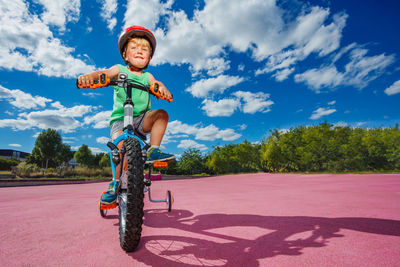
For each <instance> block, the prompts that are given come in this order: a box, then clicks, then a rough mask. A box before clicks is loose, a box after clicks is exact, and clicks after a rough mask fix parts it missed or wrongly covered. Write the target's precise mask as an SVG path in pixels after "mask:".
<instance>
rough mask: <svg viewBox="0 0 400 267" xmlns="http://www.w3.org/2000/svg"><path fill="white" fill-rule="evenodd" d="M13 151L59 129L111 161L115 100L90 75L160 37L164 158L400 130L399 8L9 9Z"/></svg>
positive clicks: (5, 31)
mask: <svg viewBox="0 0 400 267" xmlns="http://www.w3.org/2000/svg"><path fill="white" fill-rule="evenodd" d="M0 7H1V10H2V16H1V17H0V21H1V22H0V32H1V36H2V37H1V39H0V44H1V45H0V106H1V109H0V137H1V138H0V140H1V141H0V148H2V149H16V150H21V151H25V152H31V150H32V148H33V146H34V143H35V140H36V137H37V135H38V134H39V133H40V132H41V131H43V130H45V129H47V128H54V129H57V130H58V131H59V132H60V133H61V135H62V138H63V142H64V143H67V144H69V145H70V146H71V147H72V149H78V148H79V147H80V146H81V145H82V144H86V145H88V146H89V147H90V148H91V149H92V151H93V152H94V153H98V152H106V151H107V148H106V146H105V143H106V142H107V141H108V139H109V128H108V121H109V115H110V112H111V109H112V98H113V89H112V88H100V89H97V90H77V89H76V88H75V79H76V77H77V76H78V75H80V74H82V73H86V72H90V71H93V70H97V69H103V68H108V67H111V66H113V65H115V64H122V59H121V58H120V55H119V52H118V49H117V39H118V36H119V34H120V32H121V31H122V29H124V28H126V27H127V26H130V25H142V26H145V27H147V28H149V29H151V30H152V31H153V32H154V34H155V36H156V38H157V41H158V43H157V50H156V52H155V56H154V58H153V60H152V62H151V65H150V66H149V68H148V71H149V72H151V73H152V74H153V75H154V76H155V78H156V79H158V80H160V81H162V82H163V83H164V84H165V85H166V86H167V88H168V89H169V90H170V91H171V92H172V93H173V95H174V102H172V103H167V102H165V101H162V100H155V99H152V107H153V109H156V108H162V109H165V110H167V111H168V113H169V115H170V122H169V125H168V128H167V132H166V135H165V137H164V140H163V143H162V146H163V148H164V149H165V150H166V151H167V152H170V153H174V154H176V155H181V154H182V153H183V152H184V151H185V150H187V149H189V148H196V149H199V150H200V151H202V152H204V153H207V152H208V151H211V150H212V149H213V147H215V146H216V145H224V144H227V143H241V142H243V141H244V140H248V141H250V142H258V141H260V140H262V139H263V138H265V137H267V136H268V134H269V131H270V130H272V129H279V130H286V129H289V128H291V127H296V126H299V125H316V124H318V123H320V122H323V121H327V122H329V123H332V124H334V125H341V126H350V127H365V128H368V127H390V126H394V125H395V124H396V123H399V121H400V108H399V104H398V103H399V100H400V68H399V67H400V66H399V56H400V51H399V47H400V37H399V34H398V28H399V26H400V20H399V19H398V14H399V11H400V2H399V1H389V0H383V1H372V0H369V1H298V0H283V1H270V0H252V1H241V0H208V1H200V0H197V1H184V0H168V1H165V0H163V1H160V0H146V1H145V0H142V1H138V0H127V1H116V0H97V1H85V0H81V1H80V0H58V1H53V0H35V1H22V0H14V1H6V0H0Z"/></svg>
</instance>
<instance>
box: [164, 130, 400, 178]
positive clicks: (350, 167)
mask: <svg viewBox="0 0 400 267" xmlns="http://www.w3.org/2000/svg"><path fill="white" fill-rule="evenodd" d="M258 171H263V172H352V171H357V172H363V171H400V130H399V127H398V125H396V126H395V127H390V128H372V129H364V128H351V127H340V126H333V125H332V124H328V123H326V122H324V123H321V124H319V125H316V126H299V127H296V128H291V129H289V130H287V131H279V130H273V131H271V132H270V135H269V136H268V138H266V139H264V140H261V141H260V142H258V143H250V142H248V141H244V142H243V143H241V144H227V145H224V146H217V147H215V148H214V149H213V151H212V152H211V153H209V154H206V155H202V154H201V153H200V151H198V150H194V149H189V150H188V151H186V152H185V153H184V154H183V156H182V157H181V159H180V160H179V161H177V162H176V163H175V164H172V165H170V166H169V167H168V168H167V169H166V170H165V171H164V172H165V173H169V174H196V173H197V174H198V173H208V174H226V173H246V172H258Z"/></svg>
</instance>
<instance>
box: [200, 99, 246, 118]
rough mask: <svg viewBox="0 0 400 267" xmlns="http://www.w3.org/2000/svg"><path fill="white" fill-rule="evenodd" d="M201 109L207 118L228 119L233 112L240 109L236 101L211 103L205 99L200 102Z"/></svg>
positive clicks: (238, 102) (211, 101) (226, 100)
mask: <svg viewBox="0 0 400 267" xmlns="http://www.w3.org/2000/svg"><path fill="white" fill-rule="evenodd" d="M202 104H203V106H202V107H201V109H202V110H204V111H205V112H206V114H207V116H208V117H229V116H231V115H232V114H233V112H234V111H235V110H236V109H237V108H239V107H240V101H239V100H238V99H228V98H226V99H222V100H220V101H213V100H210V99H205V100H204V101H203V102H202Z"/></svg>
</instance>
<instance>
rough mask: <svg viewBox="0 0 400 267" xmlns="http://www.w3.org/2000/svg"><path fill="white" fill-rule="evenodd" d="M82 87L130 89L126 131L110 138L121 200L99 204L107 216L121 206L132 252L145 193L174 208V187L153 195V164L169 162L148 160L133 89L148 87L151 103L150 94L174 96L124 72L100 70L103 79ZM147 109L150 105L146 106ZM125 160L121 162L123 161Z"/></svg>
mask: <svg viewBox="0 0 400 267" xmlns="http://www.w3.org/2000/svg"><path fill="white" fill-rule="evenodd" d="M76 85H77V87H78V88H92V89H96V88H99V87H106V86H110V85H111V86H112V85H117V86H119V87H122V88H124V89H125V91H126V101H125V103H124V133H123V134H121V135H120V136H118V137H117V138H116V139H115V140H114V141H113V142H108V143H107V146H108V147H109V148H110V150H111V151H110V161H111V168H112V172H113V183H114V189H113V190H114V192H115V193H116V194H117V201H116V203H114V204H111V205H104V204H101V202H100V201H99V204H98V207H99V211H100V215H101V217H106V215H107V211H108V210H109V209H114V208H116V207H117V206H118V219H119V238H120V245H121V248H122V249H123V250H125V251H126V252H131V251H134V250H135V249H136V247H137V246H138V245H139V242H140V238H141V234H142V224H143V215H144V212H143V207H144V202H143V199H144V194H145V193H146V192H147V193H148V196H149V200H150V201H151V202H165V203H166V204H167V210H168V212H170V211H171V209H172V204H173V201H174V199H173V197H172V194H171V191H170V190H167V195H166V199H160V200H157V199H152V198H151V190H150V186H151V172H152V169H153V168H162V167H167V166H168V163H167V162H154V163H151V164H147V163H146V159H147V150H148V149H149V148H150V145H149V144H148V143H147V142H146V136H143V135H142V134H140V133H139V132H138V131H137V130H136V129H134V128H133V126H132V123H133V116H132V110H133V102H132V89H134V88H135V89H139V90H144V91H147V92H148V93H149V100H148V104H147V105H149V103H150V94H152V95H154V96H155V97H156V98H157V99H158V98H161V99H164V100H166V101H168V102H172V98H167V97H164V96H162V95H161V94H160V92H159V90H158V86H159V85H158V84H157V83H155V84H154V85H152V86H145V85H143V84H141V83H139V82H137V81H133V80H130V79H128V78H127V75H126V74H124V73H120V74H119V75H118V78H117V79H116V80H115V79H111V80H110V79H109V78H108V77H107V76H106V74H104V73H103V74H100V75H99V79H98V80H97V81H95V82H94V83H93V84H92V85H90V86H89V87H83V86H81V85H79V84H78V81H77V82H76ZM146 110H147V108H146ZM121 141H123V145H122V148H121V149H120V150H119V149H118V147H117V145H118V144H119V143H120V142H121ZM120 163H121V164H120ZM118 165H119V166H120V172H119V174H120V176H119V185H118V187H116V186H115V185H116V180H117V179H116V168H117V166H118ZM146 167H147V168H148V174H147V175H145V174H144V169H145V168H146Z"/></svg>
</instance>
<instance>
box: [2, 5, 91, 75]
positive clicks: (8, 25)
mask: <svg viewBox="0 0 400 267" xmlns="http://www.w3.org/2000/svg"><path fill="white" fill-rule="evenodd" d="M42 2H43V4H44V5H45V6H44V13H43V14H42V19H40V18H39V16H38V14H35V13H32V12H31V11H29V10H28V7H29V4H28V3H26V2H24V1H22V0H15V1H6V0H0V6H1V7H2V15H1V16H0V34H1V36H2V38H1V39H0V67H1V68H4V69H7V70H14V69H15V70H20V71H34V72H37V73H38V74H41V75H45V76H55V77H66V78H70V77H76V76H77V75H79V74H81V73H85V72H90V71H93V70H94V69H95V68H94V66H92V65H87V64H86V63H85V62H83V61H82V60H80V59H77V58H75V57H74V56H73V53H74V49H73V48H71V47H67V46H65V45H64V44H63V43H62V42H61V40H60V39H58V38H55V37H54V36H53V33H52V32H51V31H50V28H49V25H54V26H57V27H59V28H60V29H61V30H63V29H64V27H65V23H66V22H68V21H75V18H77V15H78V14H79V7H80V4H79V3H80V2H79V1H72V2H71V4H70V3H69V2H70V1H62V2H60V1H42ZM58 8H59V9H60V10H58V11H56V10H57V9H58ZM35 11H36V10H35ZM78 17H79V16H78ZM65 70H68V71H65Z"/></svg>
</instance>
